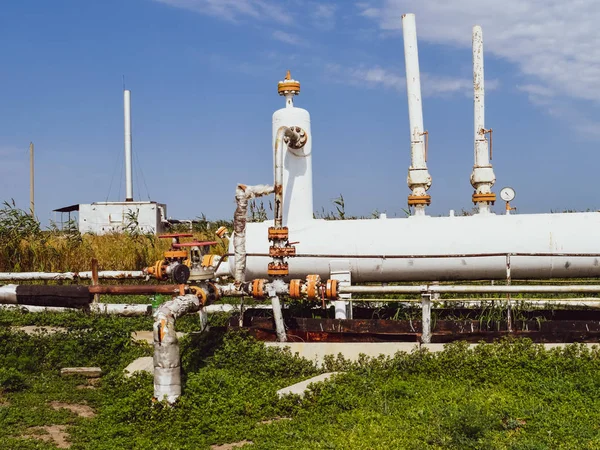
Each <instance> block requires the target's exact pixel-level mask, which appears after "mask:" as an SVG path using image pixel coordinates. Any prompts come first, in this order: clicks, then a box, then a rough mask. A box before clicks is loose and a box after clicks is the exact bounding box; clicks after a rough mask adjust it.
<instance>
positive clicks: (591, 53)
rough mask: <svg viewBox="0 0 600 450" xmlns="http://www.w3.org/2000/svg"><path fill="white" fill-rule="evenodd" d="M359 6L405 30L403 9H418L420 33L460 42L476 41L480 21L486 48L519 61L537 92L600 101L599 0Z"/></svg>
mask: <svg viewBox="0 0 600 450" xmlns="http://www.w3.org/2000/svg"><path fill="white" fill-rule="evenodd" d="M359 7H361V12H362V15H363V16H366V17H369V18H371V19H374V20H376V21H377V23H378V24H379V26H380V28H381V29H382V30H387V31H396V30H397V31H399V30H401V28H402V21H401V16H402V14H404V13H408V12H412V13H415V14H416V18H417V29H418V36H419V39H421V40H424V41H428V42H433V43H441V44H449V45H455V46H459V47H468V46H470V45H471V28H472V26H473V25H475V24H479V25H481V26H482V28H483V32H484V38H485V51H486V52H489V53H490V54H494V55H496V56H499V57H501V58H503V59H505V60H507V61H510V62H511V63H514V64H516V65H517V66H518V68H519V69H520V71H521V73H522V74H523V75H525V76H526V77H527V78H530V79H532V80H534V81H535V82H534V83H532V84H531V85H530V86H533V85H537V86H539V88H537V89H538V92H537V94H536V95H538V96H539V94H540V89H544V90H545V91H547V92H548V93H552V94H555V95H556V94H558V95H567V96H569V97H571V98H576V99H586V100H593V101H600V45H598V44H599V43H600V27H598V26H597V24H598V23H599V22H600V8H599V7H598V3H597V1H596V0H574V1H572V2H568V3H565V2H564V1H563V0H503V1H497V0H427V1H420V2H415V1H414V0H380V1H377V2H371V3H369V4H360V5H359ZM524 90H525V91H526V92H529V93H532V92H531V89H529V90H527V89H524ZM545 96H548V95H545Z"/></svg>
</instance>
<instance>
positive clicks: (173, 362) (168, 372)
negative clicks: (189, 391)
mask: <svg viewBox="0 0 600 450" xmlns="http://www.w3.org/2000/svg"><path fill="white" fill-rule="evenodd" d="M200 306H201V304H200V300H199V299H198V297H196V296H195V295H182V296H179V297H176V298H175V299H173V300H170V301H168V302H165V303H163V304H162V305H161V306H160V308H158V310H157V311H156V313H155V315H154V398H156V399H157V400H159V401H162V400H166V401H167V402H168V403H171V404H172V403H174V402H175V401H176V400H177V398H179V396H180V395H181V361H180V356H179V340H178V339H177V333H176V332H175V320H176V319H177V318H178V317H180V316H182V315H184V314H189V313H193V312H197V311H198V310H199V309H200Z"/></svg>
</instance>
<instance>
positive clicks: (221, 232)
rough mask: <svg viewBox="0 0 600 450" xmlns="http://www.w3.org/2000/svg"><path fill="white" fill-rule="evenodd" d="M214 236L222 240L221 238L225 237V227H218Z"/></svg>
mask: <svg viewBox="0 0 600 450" xmlns="http://www.w3.org/2000/svg"><path fill="white" fill-rule="evenodd" d="M215 234H216V235H217V236H218V237H219V238H221V239H223V236H225V235H226V234H227V227H219V229H218V230H217V231H216V232H215Z"/></svg>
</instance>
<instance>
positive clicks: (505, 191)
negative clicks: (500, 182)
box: [500, 187, 515, 202]
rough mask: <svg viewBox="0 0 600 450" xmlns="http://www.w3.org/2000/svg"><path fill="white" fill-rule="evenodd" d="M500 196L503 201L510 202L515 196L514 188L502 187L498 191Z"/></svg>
mask: <svg viewBox="0 0 600 450" xmlns="http://www.w3.org/2000/svg"><path fill="white" fill-rule="evenodd" d="M500 198H501V199H502V200H504V201H505V202H512V201H513V199H514V198H515V190H514V189H513V188H511V187H505V188H502V190H501V191H500Z"/></svg>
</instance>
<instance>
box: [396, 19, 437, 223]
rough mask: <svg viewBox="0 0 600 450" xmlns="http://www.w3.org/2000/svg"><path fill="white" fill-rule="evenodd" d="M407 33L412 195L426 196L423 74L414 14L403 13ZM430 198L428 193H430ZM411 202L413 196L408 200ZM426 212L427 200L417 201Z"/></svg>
mask: <svg viewBox="0 0 600 450" xmlns="http://www.w3.org/2000/svg"><path fill="white" fill-rule="evenodd" d="M402 32H403V36H404V61H405V65H406V93H407V96H408V117H409V121H410V162H411V164H410V168H409V169H408V187H409V188H410V189H411V190H412V196H413V197H414V196H416V197H426V196H427V194H426V191H427V189H429V187H430V186H431V177H430V176H429V172H428V171H427V162H426V161H425V142H424V141H425V139H424V137H425V136H424V133H423V132H424V129H423V105H422V101H421V76H420V73H419V51H418V48H417V26H416V23H415V15H414V14H405V15H403V16H402ZM427 198H428V197H427ZM409 204H411V203H410V200H409ZM424 214H425V204H416V205H415V215H424Z"/></svg>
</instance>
